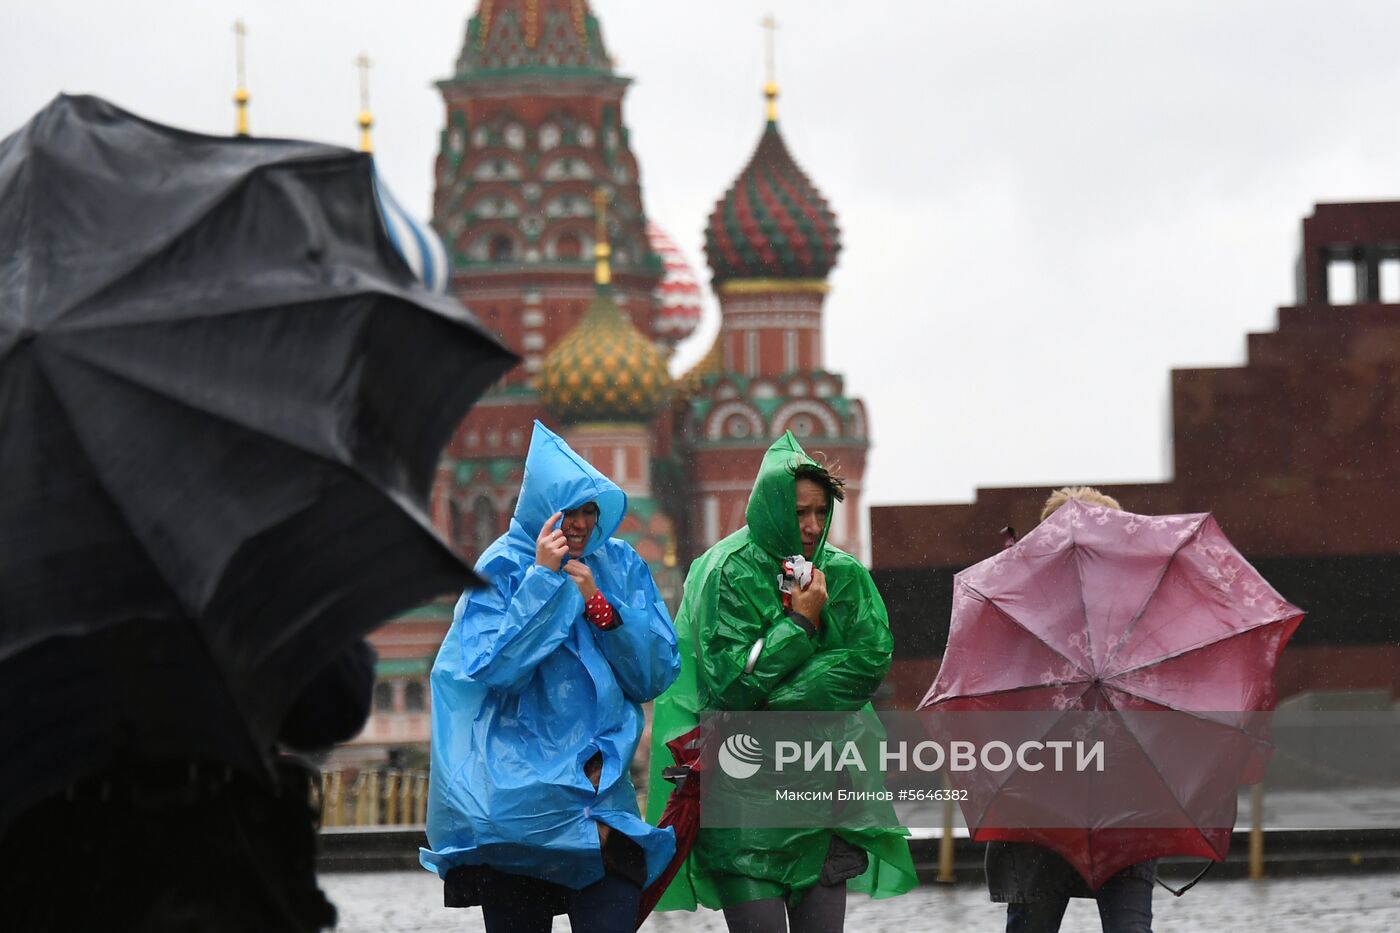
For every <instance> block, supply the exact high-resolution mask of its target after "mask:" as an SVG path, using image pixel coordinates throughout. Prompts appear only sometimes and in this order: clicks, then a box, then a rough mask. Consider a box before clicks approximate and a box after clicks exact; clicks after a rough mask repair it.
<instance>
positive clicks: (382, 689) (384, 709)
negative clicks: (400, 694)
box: [374, 680, 394, 713]
mask: <svg viewBox="0 0 1400 933" xmlns="http://www.w3.org/2000/svg"><path fill="white" fill-rule="evenodd" d="M393 710H394V685H393V683H391V682H390V681H387V680H381V681H380V682H379V683H377V684H375V685H374V711H375V712H376V713H391V712H393Z"/></svg>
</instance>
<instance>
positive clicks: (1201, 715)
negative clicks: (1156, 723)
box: [1109, 684, 1273, 739]
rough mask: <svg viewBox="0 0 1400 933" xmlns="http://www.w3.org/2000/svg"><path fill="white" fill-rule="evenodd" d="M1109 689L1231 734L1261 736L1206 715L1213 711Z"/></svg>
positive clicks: (1118, 686) (1117, 686)
mask: <svg viewBox="0 0 1400 933" xmlns="http://www.w3.org/2000/svg"><path fill="white" fill-rule="evenodd" d="M1109 689H1110V690H1116V691H1118V692H1119V693H1122V694H1126V695H1127V696H1130V697H1133V698H1135V699H1138V700H1146V701H1147V702H1148V703H1155V704H1157V705H1158V706H1160V707H1162V709H1164V710H1167V711H1169V712H1173V713H1181V714H1182V715H1183V716H1190V717H1191V718H1192V719H1196V720H1199V721H1201V722H1206V723H1210V724H1211V725H1212V726H1219V727H1220V728H1221V729H1228V730H1229V731H1231V732H1238V733H1239V734H1240V735H1243V736H1245V737H1247V738H1250V739H1258V738H1259V736H1256V735H1255V734H1254V733H1252V732H1250V731H1249V730H1247V729H1245V728H1243V727H1242V726H1236V725H1232V724H1231V723H1228V722H1221V721H1220V720H1218V719H1211V718H1210V717H1209V716H1207V715H1206V713H1208V712H1211V710H1196V709H1181V708H1180V707H1176V706H1172V705H1171V704H1170V703H1168V702H1167V701H1166V700H1162V699H1159V698H1157V697H1151V696H1147V695H1145V694H1143V693H1141V692H1139V691H1136V690H1129V689H1128V688H1127V687H1125V686H1123V685H1122V684H1110V685H1109ZM1115 709H1116V707H1115ZM1219 712H1241V713H1272V712H1273V710H1220V711H1219Z"/></svg>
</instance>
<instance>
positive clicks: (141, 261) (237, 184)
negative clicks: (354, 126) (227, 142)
mask: <svg viewBox="0 0 1400 933" xmlns="http://www.w3.org/2000/svg"><path fill="white" fill-rule="evenodd" d="M152 125H154V126H159V124H152ZM344 158H345V156H344V155H338V156H336V157H330V156H327V155H326V154H325V153H318V154H307V155H302V156H297V157H294V158H290V159H283V160H279V161H276V162H264V163H261V164H259V165H255V166H253V167H252V168H251V169H249V170H248V171H247V172H245V173H244V174H242V175H240V176H238V178H237V179H236V180H235V181H234V182H233V183H232V184H230V185H229V186H228V187H227V188H225V189H224V190H223V191H221V192H219V194H218V195H217V196H216V197H214V198H211V199H210V201H209V203H208V204H207V205H206V206H205V208H204V210H202V211H200V212H199V213H198V214H196V215H195V216H193V217H191V218H190V221H189V223H188V224H186V225H184V226H182V227H181V228H180V229H178V230H175V231H172V232H171V233H170V235H169V236H166V237H164V238H158V239H157V240H156V241H155V243H154V244H153V245H152V246H150V247H149V248H144V249H142V251H141V253H140V254H139V255H137V256H135V257H134V258H133V259H132V261H131V263H130V264H128V265H127V266H126V267H124V268H122V269H119V270H117V271H115V272H113V273H112V274H111V275H110V276H107V277H106V278H105V279H104V280H103V281H102V282H98V283H96V284H95V285H93V286H92V287H91V288H90V289H88V290H87V291H86V292H84V293H82V294H80V295H78V296H76V297H75V298H73V299H72V300H71V301H69V302H68V303H67V304H66V305H65V306H64V307H62V308H59V309H58V310H57V311H56V312H55V313H54V315H53V317H52V318H51V319H50V321H49V326H52V325H53V324H57V323H59V322H61V321H62V320H63V319H64V317H66V316H67V315H68V314H69V313H70V312H72V311H73V310H74V309H75V308H78V307H81V306H82V305H83V304H84V303H85V302H87V301H88V300H90V299H91V298H93V297H94V296H96V295H97V294H99V293H100V292H102V291H104V290H106V289H109V288H111V287H112V286H114V285H117V284H118V283H120V282H122V281H124V280H125V279H128V278H130V277H131V276H132V275H135V274H136V273H137V272H139V271H141V269H143V268H144V267H145V266H146V264H147V263H148V262H150V261H151V260H152V259H154V258H155V257H157V256H159V255H161V254H162V253H164V252H165V251H166V250H167V249H169V248H170V247H171V246H172V245H174V243H175V242H176V241H177V240H179V238H180V237H182V236H184V235H185V234H187V233H189V232H190V231H191V230H193V229H194V228H195V227H197V226H199V225H200V224H201V223H203V222H204V221H206V220H208V219H209V217H210V216H211V215H212V214H213V213H214V212H215V211H217V210H218V209H219V208H220V207H222V206H223V205H224V203H225V202H227V201H229V200H230V199H232V198H233V197H234V196H235V195H237V194H238V193H239V192H240V190H241V189H242V188H243V187H244V186H246V185H247V184H248V183H249V182H250V181H251V179H252V178H253V177H255V176H257V175H261V174H262V173H263V172H265V171H269V170H272V169H279V168H284V167H286V166H289V165H296V164H300V163H314V162H325V163H328V164H329V163H334V162H335V161H338V160H341V159H344Z"/></svg>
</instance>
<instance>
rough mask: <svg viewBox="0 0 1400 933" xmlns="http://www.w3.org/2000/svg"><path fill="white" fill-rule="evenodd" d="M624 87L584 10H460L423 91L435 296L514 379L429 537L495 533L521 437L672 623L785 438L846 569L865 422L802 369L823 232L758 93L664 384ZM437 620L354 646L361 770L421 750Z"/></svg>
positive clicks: (453, 477)
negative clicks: (365, 694)
mask: <svg viewBox="0 0 1400 933" xmlns="http://www.w3.org/2000/svg"><path fill="white" fill-rule="evenodd" d="M629 84H630V79H628V78H626V77H623V76H621V75H619V74H617V73H616V71H615V70H614V66H613V63H612V59H611V57H610V56H609V54H608V51H607V47H606V45H605V44H604V41H603V33H602V27H601V24H600V23H599V21H598V19H597V17H596V16H595V15H594V14H593V12H592V11H591V9H590V8H589V5H588V3H587V2H586V0H480V4H479V6H478V9H477V11H476V13H475V15H473V16H472V17H471V18H470V20H469V21H468V23H467V30H466V37H465V40H464V42H463V46H462V52H461V55H460V56H459V57H458V60H457V63H456V67H455V69H454V73H453V75H452V76H451V77H450V78H447V79H445V80H443V81H440V82H439V84H438V87H439V89H440V90H441V92H442V95H443V100H444V103H445V105H446V119H445V127H444V129H443V131H442V135H441V141H440V148H439V154H438V157H437V163H436V174H435V193H434V197H433V218H432V226H433V228H434V229H435V230H436V231H437V233H438V234H439V235H440V236H441V238H442V240H443V243H444V244H445V246H446V252H447V256H448V260H449V264H450V268H451V276H450V281H449V290H450V291H451V292H452V293H453V294H455V295H456V296H457V297H458V298H459V299H460V300H461V301H462V302H463V303H464V304H465V305H466V306H467V307H468V308H470V309H471V310H472V311H473V312H474V313H475V314H476V315H477V317H478V318H479V319H480V320H481V322H482V323H483V324H484V325H485V326H487V327H488V328H490V329H491V330H492V331H493V332H495V333H496V334H497V335H498V336H499V337H500V338H501V339H502V341H504V342H505V343H506V345H507V346H509V347H510V348H511V349H512V350H514V351H515V352H516V353H517V354H519V356H520V358H521V360H522V363H521V365H520V366H517V367H516V368H515V369H514V370H513V371H512V372H510V373H509V374H508V375H507V376H506V377H505V378H504V379H503V380H502V381H501V382H500V383H499V384H498V385H497V386H496V387H495V388H494V389H493V390H492V391H491V392H490V393H489V394H488V395H487V396H486V397H485V398H484V399H483V400H482V401H481V402H480V403H478V404H477V406H476V407H475V408H474V409H473V411H472V412H471V414H470V415H469V416H468V417H467V419H466V420H465V421H464V422H463V423H462V424H461V425H460V426H459V427H458V429H457V431H456V433H455V435H454V436H453V438H452V440H451V442H450V444H449V446H448V448H447V450H446V452H445V454H444V457H443V459H442V461H441V463H440V465H439V470H438V476H437V479H436V484H435V488H434V497H433V517H434V521H435V523H436V524H437V526H438V528H439V530H440V531H441V532H442V533H443V536H444V537H445V538H446V539H447V540H449V541H450V542H451V543H452V544H453V546H454V548H456V549H457V550H458V551H459V553H461V554H462V555H463V556H464V557H465V558H466V559H468V560H474V559H475V557H476V555H477V554H479V553H480V552H481V551H482V550H483V549H484V548H485V547H486V545H488V544H489V543H490V542H491V541H492V540H494V539H495V538H496V537H497V536H499V535H500V534H502V533H504V532H505V531H506V530H507V527H508V525H509V522H510V518H511V514H512V513H513V511H514V506H515V497H516V494H517V493H518V491H519V489H520V483H521V479H522V474H523V465H524V460H525V453H526V448H527V446H528V443H529V438H530V426H531V423H532V421H533V420H534V419H539V420H541V421H543V422H544V423H545V424H547V425H549V426H550V427H551V428H554V429H555V430H557V431H559V432H560V433H561V434H562V435H563V436H564V437H565V439H566V440H567V441H568V443H569V444H570V445H571V446H572V447H573V448H574V449H575V450H576V451H578V452H579V454H580V455H582V456H583V457H584V458H586V459H587V460H589V461H590V462H591V463H593V464H594V465H595V466H597V467H598V468H599V469H601V470H602V471H603V472H604V473H606V474H607V475H609V476H610V477H611V478H612V479H613V480H614V481H616V482H617V483H618V485H620V486H621V487H622V488H623V489H624V490H626V492H627V494H628V515H627V518H626V520H625V522H624V524H623V525H622V527H621V529H620V530H619V532H618V535H619V537H622V538H623V539H625V540H627V541H628V542H629V543H631V544H632V545H633V546H634V547H635V548H636V549H637V551H638V553H640V554H641V555H642V557H643V558H644V559H645V560H646V561H647V562H648V564H649V565H650V567H651V569H652V572H653V574H654V576H655V577H656V580H657V583H658V586H659V587H660V588H661V591H662V594H663V595H664V596H665V598H666V600H667V602H668V603H669V604H670V605H671V606H672V608H673V609H674V607H675V606H676V604H677V603H678V602H679V599H680V593H681V585H682V583H683V580H684V573H685V568H686V567H687V566H688V565H689V562H690V560H691V559H693V558H694V557H695V556H697V555H698V554H699V553H700V552H701V551H703V550H704V549H705V548H707V547H709V546H710V545H711V544H713V543H715V542H716V541H718V540H719V539H720V538H722V537H724V536H725V535H727V534H729V533H731V532H733V531H735V530H736V529H738V528H739V527H740V526H741V525H743V524H744V508H745V505H746V504H747V502H748V495H749V491H750V489H751V488H752V482H753V478H754V476H755V474H756V472H757V469H758V465H759V461H760V459H761V456H762V453H763V451H764V450H766V449H767V448H768V446H769V445H770V444H771V443H772V441H773V439H774V438H776V437H779V436H781V435H782V434H783V432H784V431H789V430H790V431H792V432H793V434H794V435H796V436H797V437H798V438H799V439H800V440H801V442H802V444H803V446H804V447H806V449H807V450H808V451H809V452H812V453H814V454H818V455H821V456H824V457H825V458H826V459H827V460H828V461H830V462H834V463H837V464H839V468H840V471H841V474H842V475H843V476H844V477H845V479H846V489H847V496H846V499H845V502H843V503H834V506H835V510H834V512H833V516H832V524H831V532H830V535H829V540H830V541H831V543H833V544H835V545H836V546H837V547H840V548H842V549H844V550H847V551H849V552H851V553H853V554H856V555H857V556H861V557H864V555H863V553H862V551H863V544H862V540H863V535H862V525H863V522H862V516H863V511H864V507H863V504H862V475H863V473H864V469H865V458H866V452H867V448H868V446H869V443H868V438H869V432H868V425H867V421H866V414H865V408H864V405H863V404H862V402H861V401H860V400H859V399H855V398H850V397H848V396H847V395H846V394H845V389H844V385H843V380H842V377H841V376H840V374H838V373H835V372H832V371H830V370H828V369H827V368H826V367H825V366H824V361H823V357H822V306H823V302H824V300H825V296H826V293H827V291H828V288H829V287H828V284H827V281H826V279H827V276H828V274H829V273H830V271H831V269H832V267H833V266H834V265H835V263H836V259H837V255H838V253H839V251H840V240H839V230H838V227H837V223H836V216H835V214H834V213H833V211H832V210H831V208H830V207H829V206H828V204H827V202H826V200H825V199H824V198H823V197H822V195H821V192H820V191H819V190H818V188H817V186H816V185H815V184H813V182H812V181H811V180H810V179H809V178H808V177H807V176H806V175H805V174H804V173H803V171H802V170H801V168H799V166H798V164H797V162H796V160H795V159H794V158H793V156H792V154H791V153H790V152H789V150H788V147H787V144H786V143H785V142H784V140H783V136H782V133H781V131H780V129H779V123H778V114H777V97H778V87H777V85H776V84H775V83H774V82H773V81H772V80H771V79H770V81H769V82H768V84H767V85H766V86H765V87H764V96H765V98H766V101H767V103H766V108H767V109H766V114H765V117H766V118H765V121H764V122H763V124H762V130H761V134H760V137H759V141H758V145H757V147H756V149H755V150H754V153H753V155H752V157H751V158H750V159H749V162H748V164H747V165H745V166H744V167H743V168H742V170H741V171H740V172H739V173H738V176H737V177H736V178H735V180H734V182H733V183H732V184H731V185H730V187H729V189H728V190H727V191H726V192H724V193H723V195H722V197H720V199H719V201H718V203H717V204H716V206H715V208H714V211H713V212H712V213H711V215H710V217H709V219H708V222H707V224H706V228H705V252H706V259H707V261H708V264H709V267H710V273H711V283H712V286H713V288H714V290H715V292H716V294H717V296H718V298H719V304H720V311H721V323H720V328H719V333H718V335H717V337H716V338H715V341H714V344H713V346H711V347H710V349H709V350H708V352H707V353H705V354H704V356H703V357H702V358H701V359H700V361H699V362H698V363H697V364H695V365H694V366H693V367H692V368H691V369H690V370H689V371H687V372H684V373H682V374H680V375H678V376H675V377H672V376H671V375H670V373H669V369H668V363H669V360H670V358H671V356H672V354H673V352H674V350H675V347H676V345H677V344H678V343H679V342H680V341H681V340H682V339H684V338H685V337H687V336H689V335H690V334H692V333H693V332H694V330H695V328H696V326H697V324H698V323H699V319H700V311H701V306H700V296H701V292H700V285H699V284H698V282H697V279H696V276H695V274H694V273H693V272H692V270H691V269H690V268H689V267H688V266H687V264H686V263H685V260H684V259H683V258H682V257H681V255H680V252H679V251H678V250H677V249H676V247H675V246H674V245H673V243H672V242H671V241H670V239H669V238H668V237H667V236H666V234H665V233H664V232H663V231H662V230H661V228H660V227H659V226H657V225H656V224H654V223H652V222H650V221H649V218H648V216H647V213H646V209H645V201H644V198H643V190H642V181H641V171H640V166H639V165H638V162H637V158H636V156H635V155H634V154H633V152H632V150H631V148H630V146H629V140H628V128H627V123H626V120H625V118H624V113H623V99H624V97H625V96H626V92H627V88H628V86H629ZM742 131H743V129H742V128H741V127H736V128H735V132H742ZM673 222H675V219H673ZM679 222H685V221H684V220H683V219H679ZM696 222H699V218H696ZM449 615H450V606H447V605H440V606H433V607H427V608H424V609H422V610H419V611H417V612H415V613H411V614H409V615H408V616H406V617H404V618H401V619H399V620H396V621H395V622H393V623H390V624H389V625H387V626H385V627H384V628H382V629H380V630H379V631H378V632H377V633H376V634H375V636H374V640H375V642H376V645H377V647H378V649H379V652H380V666H379V674H380V682H379V684H378V687H377V693H376V703H375V706H376V708H375V715H374V717H373V718H372V719H371V721H370V724H369V726H368V727H367V728H366V730H365V733H364V734H363V735H362V736H361V737H360V739H359V740H357V743H356V744H360V745H362V746H364V750H365V751H367V752H368V751H369V750H370V747H374V746H377V747H380V748H383V747H386V746H393V745H405V744H416V743H420V742H426V740H427V737H428V726H427V713H426V709H425V708H424V706H425V704H424V700H425V691H424V685H425V683H426V678H427V673H428V669H429V667H430V665H431V663H432V658H433V656H434V654H435V653H436V650H437V647H438V644H439V642H440V641H441V638H442V635H443V633H444V632H445V630H446V627H447V624H448V622H449V621H450V618H449Z"/></svg>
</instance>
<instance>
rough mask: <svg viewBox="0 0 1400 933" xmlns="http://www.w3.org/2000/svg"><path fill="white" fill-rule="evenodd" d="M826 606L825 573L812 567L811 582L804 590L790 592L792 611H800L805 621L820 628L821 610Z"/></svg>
mask: <svg viewBox="0 0 1400 933" xmlns="http://www.w3.org/2000/svg"><path fill="white" fill-rule="evenodd" d="M825 608H826V574H824V573H822V572H821V571H820V570H818V569H817V568H815V567H813V568H812V582H811V583H808V584H807V588H806V589H805V590H799V591H798V592H796V593H793V594H792V611H793V612H800V613H802V615H804V616H806V617H807V621H808V622H811V623H812V624H813V625H815V626H817V627H818V628H821V624H822V610H823V609H825Z"/></svg>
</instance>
